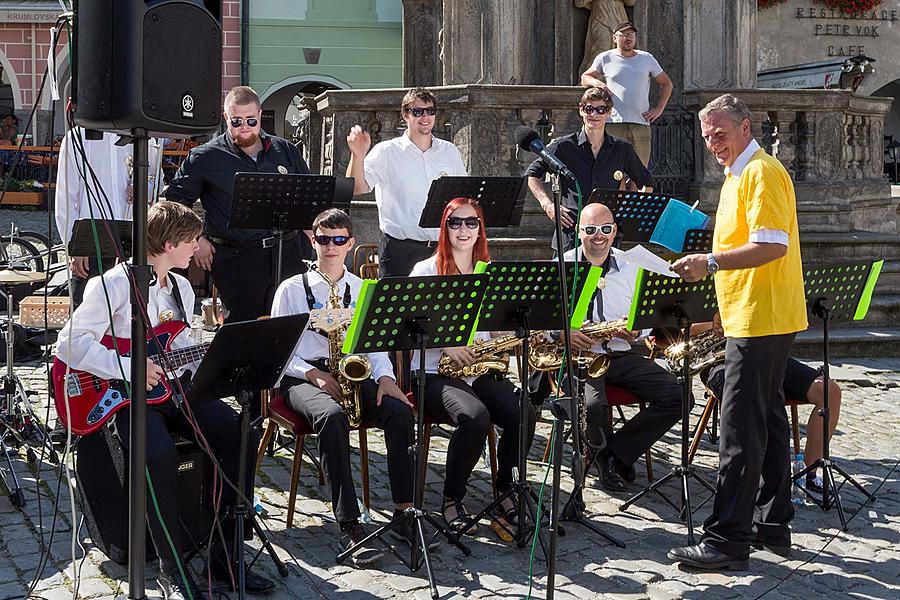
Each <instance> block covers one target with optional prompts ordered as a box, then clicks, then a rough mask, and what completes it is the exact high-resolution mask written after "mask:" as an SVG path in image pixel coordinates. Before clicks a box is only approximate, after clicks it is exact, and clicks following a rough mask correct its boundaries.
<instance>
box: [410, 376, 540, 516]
mask: <svg viewBox="0 0 900 600" xmlns="http://www.w3.org/2000/svg"><path fill="white" fill-rule="evenodd" d="M413 386H414V387H413V389H418V387H417V386H418V383H417V381H416V380H415V379H414V380H413ZM526 408H527V410H528V430H527V433H528V446H529V447H530V446H531V442H532V440H533V439H534V422H535V412H534V406H532V405H531V403H530V402H529V403H528V406H527V407H526ZM425 410H426V411H427V412H428V415H429V416H430V417H431V418H432V419H434V421H435V422H437V423H445V424H448V425H455V426H456V430H455V431H454V432H453V436H452V437H451V438H450V444H449V446H448V448H447V470H446V475H445V480H444V496H445V497H446V498H452V499H454V500H462V499H463V498H464V497H465V495H466V485H467V484H468V481H469V476H470V475H471V474H472V469H474V468H475V465H476V464H477V463H478V457H479V456H480V455H481V450H482V448H484V442H485V439H486V438H487V432H488V427H490V425H491V423H494V424H495V425H497V426H498V427H500V428H502V429H503V434H502V435H501V436H500V441H499V442H498V450H497V491H498V492H503V491H506V490H507V489H508V488H509V487H510V486H511V485H512V482H513V467H516V466H517V465H518V461H519V417H520V415H519V394H518V392H517V391H516V388H515V387H513V384H512V383H510V382H509V380H507V379H498V378H496V377H494V376H493V375H482V376H481V377H479V378H477V379H476V380H475V381H473V382H472V385H471V386H470V385H469V384H467V383H466V382H465V381H463V380H461V379H450V378H448V377H443V376H442V375H436V374H429V375H427V376H426V378H425Z"/></svg>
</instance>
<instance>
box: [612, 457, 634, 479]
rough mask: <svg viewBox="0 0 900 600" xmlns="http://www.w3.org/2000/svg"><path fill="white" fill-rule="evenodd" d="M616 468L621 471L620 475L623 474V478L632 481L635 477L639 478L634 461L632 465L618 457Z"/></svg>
mask: <svg viewBox="0 0 900 600" xmlns="http://www.w3.org/2000/svg"><path fill="white" fill-rule="evenodd" d="M616 470H617V471H618V472H619V475H621V476H622V479H624V480H625V481H627V482H628V483H631V482H632V481H634V480H635V479H637V473H636V472H635V470H634V463H631V464H630V465H626V464H625V463H623V462H622V461H621V460H619V459H618V458H617V459H616Z"/></svg>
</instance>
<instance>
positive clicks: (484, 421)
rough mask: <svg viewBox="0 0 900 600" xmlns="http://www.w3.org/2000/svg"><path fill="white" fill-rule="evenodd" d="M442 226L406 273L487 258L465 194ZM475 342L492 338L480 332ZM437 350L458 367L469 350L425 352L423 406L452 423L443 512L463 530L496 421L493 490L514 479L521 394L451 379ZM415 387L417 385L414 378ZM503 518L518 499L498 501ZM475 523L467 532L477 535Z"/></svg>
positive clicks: (474, 207) (464, 269)
mask: <svg viewBox="0 0 900 600" xmlns="http://www.w3.org/2000/svg"><path fill="white" fill-rule="evenodd" d="M441 223H442V227H441V233H440V237H439V238H438V246H437V251H436V252H435V254H434V256H432V257H431V258H429V259H427V260H423V261H422V262H419V263H417V264H416V266H415V267H413V270H412V273H410V275H412V276H417V275H458V274H467V273H472V272H473V271H474V269H475V263H476V262H478V261H485V262H487V261H489V260H490V255H489V253H488V247H487V239H486V236H485V232H484V213H483V212H482V210H481V207H480V206H478V204H477V203H476V202H475V201H474V200H471V199H469V198H454V199H453V200H451V201H450V202H449V203H448V204H447V207H446V208H445V209H444V214H443V217H442V219H441ZM475 339H476V340H486V339H490V334H488V333H485V332H479V333H477V334H476V336H475ZM441 354H445V355H447V356H449V357H451V358H452V359H453V360H454V361H456V362H457V363H459V364H460V365H468V364H471V363H472V361H473V359H474V354H473V353H472V351H471V350H470V349H469V348H467V347H465V346H463V347H458V348H444V349H439V348H435V349H433V350H428V351H427V352H426V355H425V372H426V386H425V409H426V410H427V411H428V413H429V415H430V416H431V417H432V418H433V419H434V420H435V421H437V422H439V423H448V424H451V425H455V426H456V431H454V432H453V436H452V437H451V438H450V445H449V447H448V448H447V468H446V473H445V480H444V499H443V503H442V506H441V510H442V512H443V515H444V519H445V520H446V521H447V524H448V525H449V527H450V528H451V529H452V530H454V531H457V532H459V531H462V530H463V529H464V528H465V523H466V521H467V520H468V518H469V516H470V515H469V514H468V512H467V511H466V508H465V506H464V505H463V498H464V497H465V495H466V485H467V483H468V481H469V476H470V475H471V474H472V469H474V468H475V465H476V463H477V462H478V458H479V457H480V456H481V450H482V448H484V442H485V439H486V437H487V432H488V427H490V426H491V424H496V425H497V426H499V427H501V428H502V429H503V434H502V435H501V436H500V442H499V449H498V453H497V454H498V456H497V462H498V465H497V467H498V468H497V492H498V493H502V492H504V491H506V490H507V489H508V488H509V487H511V486H512V483H513V467H514V466H516V465H517V464H518V459H519V441H518V439H519V395H518V392H517V391H516V389H515V388H514V387H513V385H512V383H510V382H509V380H507V379H504V378H500V377H497V376H495V375H491V374H487V375H481V376H480V377H477V378H462V379H453V378H449V377H444V376H443V375H439V374H438V372H437V371H438V361H439V360H440V357H441ZM418 366H419V362H418V354H414V355H413V360H412V368H413V369H414V370H417V369H418ZM413 389H418V388H417V385H416V382H415V380H414V385H413ZM528 411H529V418H528V445H529V446H530V445H531V440H532V438H533V437H534V419H535V416H534V407H533V406H532V405H531V404H530V403H529V404H528ZM501 506H502V508H503V511H504V512H505V513H506V518H507V520H508V521H509V522H510V523H511V524H515V523H516V519H517V518H518V514H517V511H516V501H515V500H514V499H511V498H507V499H506V500H504V501H503V503H502V505H501ZM476 530H477V527H476V526H475V525H473V526H472V527H471V528H469V530H468V531H467V533H470V534H472V533H475V531H476Z"/></svg>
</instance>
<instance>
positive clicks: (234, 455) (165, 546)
mask: <svg viewBox="0 0 900 600" xmlns="http://www.w3.org/2000/svg"><path fill="white" fill-rule="evenodd" d="M190 408H191V410H192V412H193V415H194V419H195V420H196V422H197V425H198V427H199V429H200V431H201V432H202V434H203V438H205V440H206V442H208V443H209V446H210V447H211V448H212V451H213V454H214V455H215V457H216V460H218V461H219V465H220V466H221V467H222V471H223V472H224V475H225V477H227V478H228V480H229V481H230V482H231V484H232V485H234V486H235V487H237V484H238V470H239V467H240V463H239V461H240V442H241V431H240V415H239V414H238V413H237V412H235V411H234V410H233V409H232V408H231V407H230V406H228V405H227V404H225V403H224V402H223V401H222V400H206V401H202V402H193V403H191V406H190ZM130 415H131V411H130V409H129V408H124V409H122V410H121V411H119V413H117V414H116V416H115V418H114V420H113V421H111V425H110V426H111V427H113V432H114V434H115V436H116V438H117V439H118V440H119V442H120V443H121V444H122V447H123V448H124V449H125V450H126V451H127V450H128V448H129V447H130V444H131V435H130V433H131V422H130V418H131V416H130ZM173 433H176V434H178V435H180V436H181V437H183V438H185V439H189V440H192V441H195V442H197V445H198V446H200V447H201V448H205V444H203V443H202V441H201V440H199V439H198V436H197V435H196V432H195V431H194V429H193V428H192V427H191V424H190V423H189V422H188V419H187V417H185V416H184V414H183V413H182V411H181V410H180V409H179V408H178V407H177V406H175V404H174V403H173V402H172V400H168V401H166V402H164V403H163V404H160V405H156V406H148V407H147V468H148V469H149V471H150V481H151V482H152V485H153V491H154V495H155V497H156V505H157V507H158V508H159V514H160V515H162V519H163V522H164V523H165V529H166V530H167V531H168V533H169V536H170V537H171V538H172V541H173V542H174V544H175V547H176V548H177V549H178V552H179V553H181V552H183V551H184V550H185V548H184V546H182V544H181V539H180V533H179V532H180V531H181V526H180V525H179V523H178V502H177V495H176V494H177V493H178V489H177V486H176V478H177V475H178V451H177V450H176V448H175V440H174V439H173V437H172V434H173ZM258 447H259V434H258V433H256V431H254V430H251V431H250V435H249V437H248V442H247V472H246V480H245V481H246V486H245V488H244V495H245V496H246V497H247V499H248V501H249V502H251V503H252V501H253V469H254V465H255V462H256V450H257V448H258ZM216 477H217V479H216V483H217V485H218V488H217V489H218V490H221V492H222V495H221V502H220V503H219V512H220V514H225V509H226V508H229V507H233V506H234V504H235V497H236V494H235V491H234V488H233V487H232V486H231V485H229V484H228V483H226V482H224V481H223V480H222V475H221V474H218V475H217V476H216ZM147 524H148V526H149V528H150V537H151V538H152V540H153V546H154V547H155V548H156V553H157V555H158V556H159V559H160V563H161V565H162V566H163V568H164V569H168V568H174V567H175V565H176V562H175V557H174V556H173V553H172V549H171V548H170V546H169V542H168V540H167V539H166V534H165V531H164V530H163V526H162V524H161V523H160V520H159V518H158V516H157V514H156V510H155V508H154V505H153V495H151V494H150V490H149V485H148V490H147ZM222 532H223V536H224V538H225V542H226V544H227V546H226V547H224V548H223V547H222V542H221V539H220V538H219V534H218V533H216V534H215V535H214V536H213V542H212V546H211V548H210V556H212V557H213V559H214V560H222V559H223V558H224V556H225V555H226V550H227V552H228V553H230V552H231V543H232V540H233V539H234V519H233V517H225V518H223V519H222Z"/></svg>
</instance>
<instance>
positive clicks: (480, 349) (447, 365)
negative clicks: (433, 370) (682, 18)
mask: <svg viewBox="0 0 900 600" xmlns="http://www.w3.org/2000/svg"><path fill="white" fill-rule="evenodd" d="M521 343H522V340H520V339H519V338H517V337H516V336H515V334H509V335H504V336H503V337H498V338H493V339H490V340H486V341H478V342H475V343H474V344H472V352H474V353H475V362H473V363H472V364H471V365H468V366H465V367H463V366H460V365H458V364H457V363H456V361H455V360H453V359H452V358H450V357H449V356H446V355H443V356H441V359H440V360H439V361H438V373H439V374H440V375H443V376H444V377H451V378H460V377H479V376H481V375H484V374H486V373H493V374H495V375H499V376H500V377H505V376H506V373H507V372H508V371H509V356H506V355H501V354H500V353H501V352H505V351H507V350H511V349H513V348H515V347H516V346H518V345H519V344H521Z"/></svg>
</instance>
